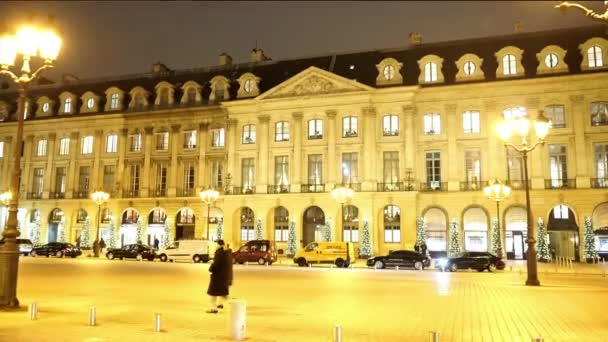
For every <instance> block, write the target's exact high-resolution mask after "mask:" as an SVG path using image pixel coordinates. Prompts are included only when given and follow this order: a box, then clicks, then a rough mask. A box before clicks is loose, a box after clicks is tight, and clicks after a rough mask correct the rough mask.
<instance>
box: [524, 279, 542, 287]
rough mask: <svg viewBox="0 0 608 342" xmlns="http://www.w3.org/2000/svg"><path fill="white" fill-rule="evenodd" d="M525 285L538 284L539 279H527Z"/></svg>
mask: <svg viewBox="0 0 608 342" xmlns="http://www.w3.org/2000/svg"><path fill="white" fill-rule="evenodd" d="M526 286H540V281H538V279H527V280H526Z"/></svg>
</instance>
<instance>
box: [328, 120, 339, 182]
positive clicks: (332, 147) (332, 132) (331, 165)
mask: <svg viewBox="0 0 608 342" xmlns="http://www.w3.org/2000/svg"><path fill="white" fill-rule="evenodd" d="M337 113H338V112H337V111H335V110H327V111H325V114H326V115H327V158H326V159H325V164H326V165H327V167H326V168H325V169H326V170H327V175H326V177H325V190H326V191H330V190H331V189H333V188H334V185H335V184H336V172H337V171H336V165H339V163H338V161H337V160H336V114H337Z"/></svg>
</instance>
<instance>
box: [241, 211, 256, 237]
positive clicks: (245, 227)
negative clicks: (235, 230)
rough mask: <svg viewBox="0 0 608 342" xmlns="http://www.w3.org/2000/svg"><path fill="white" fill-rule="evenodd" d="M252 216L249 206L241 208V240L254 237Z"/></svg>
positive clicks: (253, 216)
mask: <svg viewBox="0 0 608 342" xmlns="http://www.w3.org/2000/svg"><path fill="white" fill-rule="evenodd" d="M254 218H255V215H254V214H253V210H251V208H249V207H244V208H242V209H241V240H242V241H249V240H253V239H254V238H255V236H254V230H253V226H254Z"/></svg>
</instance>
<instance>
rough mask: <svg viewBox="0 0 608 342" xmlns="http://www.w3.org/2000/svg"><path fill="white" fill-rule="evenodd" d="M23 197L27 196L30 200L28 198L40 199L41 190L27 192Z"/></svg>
mask: <svg viewBox="0 0 608 342" xmlns="http://www.w3.org/2000/svg"><path fill="white" fill-rule="evenodd" d="M25 198H27V199H28V200H30V199H41V198H42V192H28V193H27V194H26V196H25Z"/></svg>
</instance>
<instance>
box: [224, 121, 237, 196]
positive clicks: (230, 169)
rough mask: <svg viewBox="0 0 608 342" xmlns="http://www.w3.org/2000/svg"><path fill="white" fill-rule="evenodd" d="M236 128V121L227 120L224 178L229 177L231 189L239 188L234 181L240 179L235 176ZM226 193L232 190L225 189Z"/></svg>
mask: <svg viewBox="0 0 608 342" xmlns="http://www.w3.org/2000/svg"><path fill="white" fill-rule="evenodd" d="M236 127H237V120H236V119H228V132H227V135H228V139H227V141H226V144H227V145H228V146H227V147H228V165H227V166H226V168H227V170H226V176H228V175H230V177H231V179H232V180H231V181H232V184H230V186H231V187H233V186H240V185H239V184H236V180H237V179H241V178H240V177H237V176H236V174H237V172H238V170H237V167H238V166H236V163H237V160H236V145H237V144H238V141H239V140H238V135H237V134H238V132H237V130H236ZM227 190H228V191H232V189H227Z"/></svg>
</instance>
